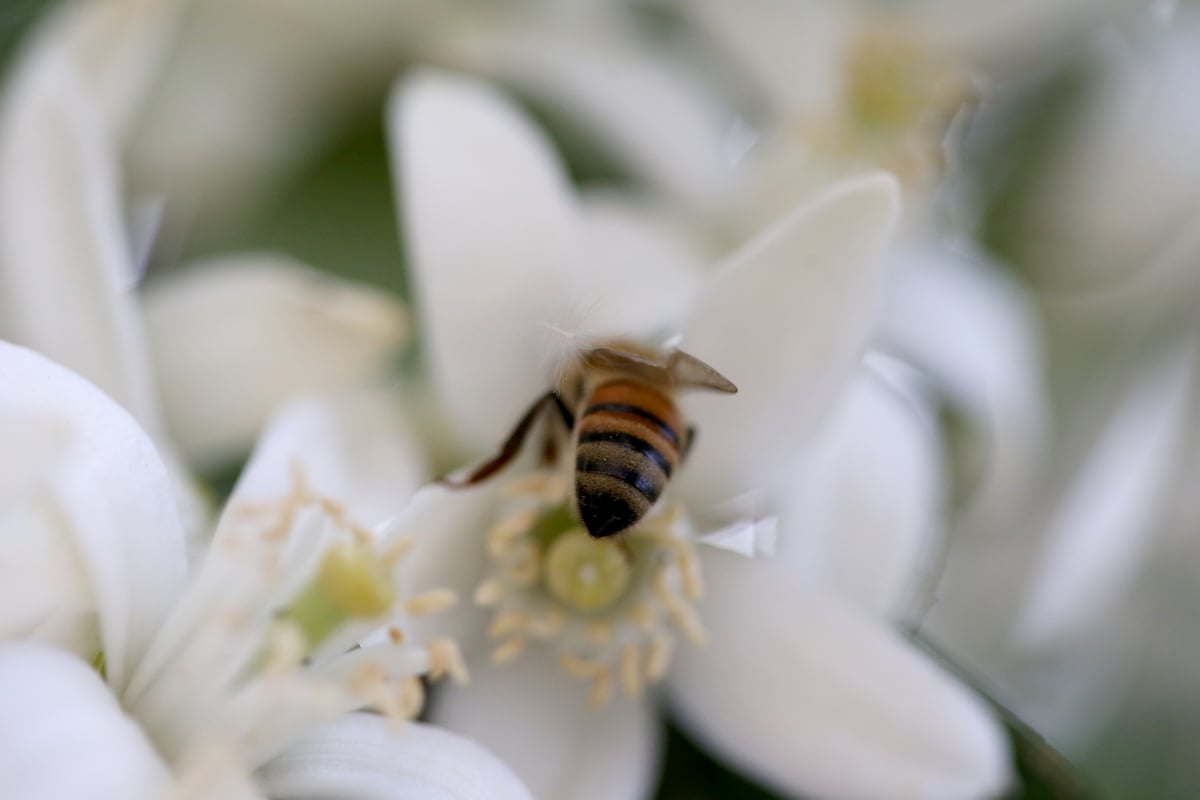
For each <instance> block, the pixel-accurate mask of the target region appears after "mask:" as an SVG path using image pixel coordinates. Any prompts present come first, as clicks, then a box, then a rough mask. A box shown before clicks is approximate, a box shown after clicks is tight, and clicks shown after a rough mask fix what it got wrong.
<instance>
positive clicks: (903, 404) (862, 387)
mask: <svg viewBox="0 0 1200 800" xmlns="http://www.w3.org/2000/svg"><path fill="white" fill-rule="evenodd" d="M900 391H901V390H900V389H898V388H896V387H892V386H889V385H885V384H884V383H883V382H882V381H881V380H880V379H879V378H876V377H874V376H872V375H870V374H869V373H863V374H860V376H859V377H858V378H857V380H856V381H855V382H854V384H853V385H852V386H851V389H850V391H849V393H848V395H847V397H846V399H845V402H844V403H843V404H842V405H841V406H840V407H839V408H838V410H837V412H836V414H835V415H834V417H833V418H832V419H831V420H830V421H829V425H828V426H826V427H825V428H824V429H823V430H822V431H821V433H820V434H819V436H818V438H817V439H816V440H815V441H814V442H813V443H812V445H811V447H810V450H811V454H810V455H809V456H808V457H807V458H806V459H805V461H804V464H803V467H802V468H801V469H800V470H799V471H798V472H795V473H793V480H792V481H791V482H790V483H789V484H785V485H784V486H783V487H782V488H783V490H784V491H785V492H786V496H785V497H783V498H781V500H780V505H781V511H780V526H781V528H782V530H781V532H780V537H779V556H778V557H779V558H780V559H783V560H784V561H786V562H788V564H789V565H790V566H792V567H793V568H795V569H797V571H798V572H807V574H809V575H810V576H812V577H813V578H815V579H817V580H820V581H824V582H825V583H826V584H827V585H828V586H829V587H831V588H832V589H833V590H834V591H836V592H837V593H838V594H839V595H840V596H841V597H842V598H844V599H846V600H849V601H850V602H851V603H852V604H854V605H855V606H856V607H858V608H859V609H860V610H862V611H865V612H866V613H868V614H871V615H878V616H887V617H891V618H893V619H895V618H896V616H897V615H898V614H900V613H901V612H903V611H905V610H907V606H908V603H909V601H910V600H911V599H912V594H913V589H914V588H916V584H917V582H918V581H919V580H920V579H921V578H923V577H924V578H927V577H928V576H927V575H923V574H922V572H921V570H920V568H921V566H922V564H923V562H924V561H925V560H926V558H927V557H928V556H929V555H930V553H931V546H932V545H933V543H934V541H935V539H936V537H937V534H938V533H939V532H940V523H939V517H940V513H941V509H942V492H941V489H942V474H941V451H940V448H939V442H938V436H937V430H936V421H935V420H934V419H932V418H931V417H930V416H925V417H922V416H920V415H919V411H920V409H919V408H914V407H913V405H912V404H913V403H915V402H916V400H915V399H912V398H907V397H905V396H903V395H901V394H900Z"/></svg>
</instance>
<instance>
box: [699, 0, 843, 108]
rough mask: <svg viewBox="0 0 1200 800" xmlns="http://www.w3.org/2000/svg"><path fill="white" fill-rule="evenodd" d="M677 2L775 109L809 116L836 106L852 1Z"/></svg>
mask: <svg viewBox="0 0 1200 800" xmlns="http://www.w3.org/2000/svg"><path fill="white" fill-rule="evenodd" d="M679 6H680V8H681V9H683V10H684V11H685V12H686V13H689V14H691V15H693V17H694V19H695V21H696V22H698V23H699V24H700V25H701V26H702V27H703V28H704V31H705V33H706V34H708V35H710V36H712V37H714V38H715V39H716V41H717V42H719V43H720V44H721V45H722V46H723V47H724V48H725V49H727V50H728V51H729V52H730V54H731V55H732V56H733V57H734V58H735V59H736V60H737V63H738V66H740V67H744V68H745V69H746V70H747V72H748V74H749V76H750V77H751V78H752V79H753V80H754V81H755V82H756V83H757V85H758V86H757V88H759V89H760V91H762V92H763V93H764V94H765V95H766V99H767V100H768V101H769V102H771V103H773V104H774V105H775V106H777V107H778V109H779V110H781V111H783V112H785V113H786V112H789V111H795V112H799V113H801V114H804V115H805V116H808V117H813V116H818V115H820V114H821V113H828V112H829V111H830V110H832V109H833V108H835V107H836V104H837V103H838V101H839V98H838V93H839V91H838V89H839V86H840V83H841V78H842V75H841V73H842V70H843V69H844V67H843V64H844V58H845V56H844V54H843V50H844V49H845V47H846V41H847V40H848V39H849V38H850V36H852V35H853V34H854V33H855V31H856V28H857V26H858V24H859V20H860V14H859V13H858V10H857V8H856V4H852V3H823V2H807V1H801V2H797V0H793V1H792V2H788V3H775V2H770V0H767V2H762V1H761V0H750V1H749V2H746V3H739V4H736V5H735V4H732V3H724V2H721V0H693V2H688V3H681V4H679Z"/></svg>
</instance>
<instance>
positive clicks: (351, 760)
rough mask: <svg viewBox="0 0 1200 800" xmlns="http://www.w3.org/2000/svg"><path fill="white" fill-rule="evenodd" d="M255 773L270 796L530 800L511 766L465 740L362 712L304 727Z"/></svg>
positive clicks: (342, 799) (306, 799)
mask: <svg viewBox="0 0 1200 800" xmlns="http://www.w3.org/2000/svg"><path fill="white" fill-rule="evenodd" d="M258 776H259V780H260V782H261V784H262V786H263V788H264V789H265V790H266V792H267V793H268V794H269V795H270V796H271V797H272V798H274V800H288V799H289V798H296V799H297V800H300V799H301V798H304V800H317V798H338V800H415V798H420V799H421V800H510V799H511V800H532V796H531V795H530V794H529V791H528V790H527V789H526V788H525V787H524V786H522V785H521V782H520V781H519V780H518V779H517V777H516V776H515V775H514V774H513V773H512V770H510V769H509V768H508V767H507V766H505V764H504V763H503V762H502V761H500V760H499V759H497V758H496V757H495V756H493V755H492V754H491V753H489V752H488V751H487V750H485V749H483V748H482V747H480V746H479V745H477V744H475V743H474V742H472V741H471V740H469V739H464V738H463V737H461V736H456V735H454V734H452V733H449V732H447V731H444V730H441V729H439V728H435V727H433V726H430V725H422V724H420V723H410V724H407V725H401V726H397V725H396V724H395V723H392V722H389V721H388V720H387V719H384V718H383V717H378V716H374V715H368V714H348V715H346V716H344V717H342V718H340V719H339V720H337V721H336V722H332V723H330V724H328V725H325V726H324V727H321V728H318V729H317V730H314V731H311V732H309V733H308V734H306V735H305V736H304V737H303V738H302V739H300V741H298V742H296V743H295V744H294V745H292V746H291V747H290V748H288V750H287V752H285V753H284V754H283V755H281V756H279V757H277V758H276V759H274V760H273V761H271V762H269V763H268V764H266V765H265V766H263V767H262V768H261V769H260V770H259V772H258Z"/></svg>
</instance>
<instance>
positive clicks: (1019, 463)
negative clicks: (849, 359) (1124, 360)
mask: <svg viewBox="0 0 1200 800" xmlns="http://www.w3.org/2000/svg"><path fill="white" fill-rule="evenodd" d="M893 264H894V265H895V272H894V275H893V277H894V282H893V285H892V286H891V291H890V295H889V297H888V301H887V303H886V305H885V309H884V316H883V321H882V330H881V331H880V334H879V341H880V342H881V344H882V345H883V347H884V348H885V349H886V350H888V351H889V352H894V353H896V354H897V355H899V356H901V357H903V358H905V359H908V360H910V361H911V362H912V364H913V365H914V366H915V367H917V368H918V369H920V370H922V371H924V372H925V373H927V375H928V376H929V378H930V379H931V380H932V382H933V383H934V385H935V388H936V390H937V391H938V392H940V393H942V394H943V395H945V396H946V399H947V400H949V402H950V403H951V404H952V405H953V407H954V408H955V410H956V411H958V412H959V413H961V414H964V415H965V416H966V417H967V421H968V422H969V424H970V425H971V426H972V429H973V431H978V432H979V434H980V436H981V441H980V442H979V445H980V452H979V458H978V468H979V475H978V477H976V476H970V477H971V478H973V480H972V481H971V485H970V486H969V487H968V489H969V490H970V491H971V495H970V498H969V503H970V506H969V515H970V519H971V520H988V519H996V518H997V517H996V515H998V514H1008V513H1011V511H1012V508H1013V505H1014V504H1016V503H1019V502H1020V498H1022V497H1026V496H1027V493H1028V492H1029V491H1030V490H1032V489H1033V488H1034V487H1035V486H1036V485H1037V483H1036V481H1037V480H1038V469H1039V466H1040V464H1041V461H1042V454H1043V443H1044V441H1045V436H1046V434H1047V428H1048V426H1049V420H1048V419H1047V417H1048V414H1049V409H1048V399H1047V398H1046V396H1045V389H1044V387H1043V385H1042V377H1041V372H1042V358H1041V343H1040V341H1039V337H1038V333H1039V331H1038V325H1037V319H1036V316H1035V312H1034V309H1033V308H1032V303H1031V301H1030V299H1029V298H1028V297H1027V296H1026V295H1025V294H1024V293H1023V292H1022V291H1021V288H1020V287H1019V286H1018V285H1016V284H1015V283H1014V282H1012V281H1011V280H1010V279H1009V278H1007V277H1006V276H1005V274H1004V273H1003V272H1002V271H1001V270H1000V269H998V268H991V267H990V266H989V265H987V264H984V263H980V262H977V261H975V260H973V259H972V258H970V257H969V256H966V255H964V254H959V253H954V252H952V251H950V250H948V249H934V248H926V249H923V250H918V251H908V252H906V253H903V254H901V255H899V256H898V257H897V258H895V259H894V260H893ZM972 456H974V453H972ZM975 461H976V459H974V458H972V459H970V462H971V468H974V467H975ZM964 524H966V523H964ZM974 529H975V528H974V527H972V530H974Z"/></svg>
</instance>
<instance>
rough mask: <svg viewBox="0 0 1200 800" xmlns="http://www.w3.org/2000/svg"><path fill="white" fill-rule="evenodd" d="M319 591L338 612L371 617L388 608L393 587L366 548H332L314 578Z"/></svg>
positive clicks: (394, 591)
mask: <svg viewBox="0 0 1200 800" xmlns="http://www.w3.org/2000/svg"><path fill="white" fill-rule="evenodd" d="M317 581H318V584H319V585H320V587H321V590H322V592H323V593H324V594H325V596H326V597H328V598H329V600H330V601H331V602H332V604H333V605H334V606H336V607H337V608H338V610H340V611H341V612H342V613H344V614H347V615H349V616H352V617H375V616H379V615H380V614H383V613H385V612H386V611H387V610H388V609H389V608H391V606H392V603H393V602H395V599H396V588H395V586H394V585H393V584H392V580H391V575H390V573H389V571H388V570H385V569H383V565H382V564H381V563H380V561H379V559H378V558H377V557H376V554H375V553H374V551H373V550H371V549H370V548H369V547H362V546H360V545H357V544H349V543H344V544H338V545H334V546H333V547H331V548H330V549H329V551H328V552H326V554H325V558H324V560H322V562H321V569H320V573H319V575H318V578H317Z"/></svg>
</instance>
